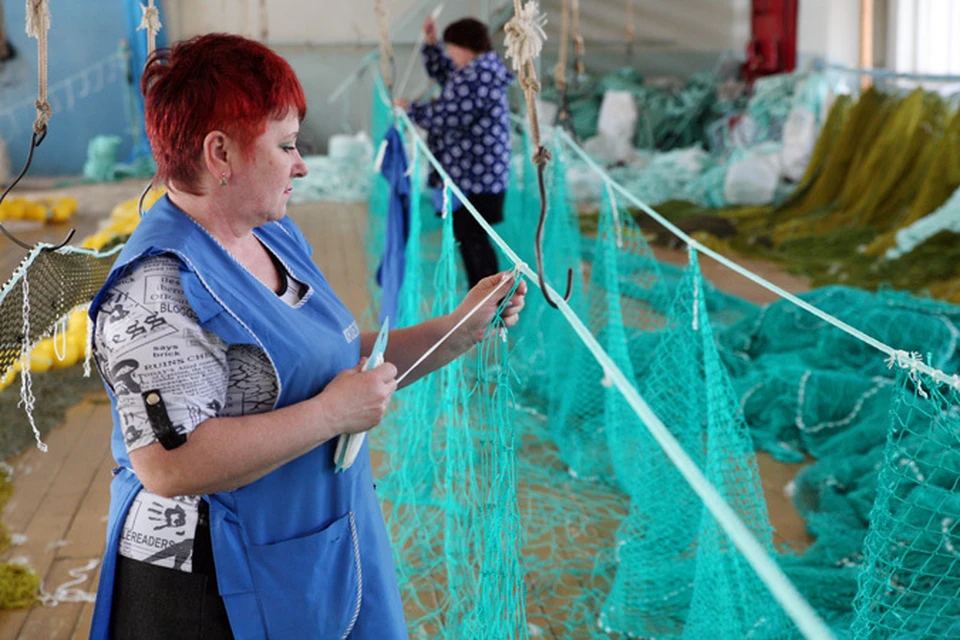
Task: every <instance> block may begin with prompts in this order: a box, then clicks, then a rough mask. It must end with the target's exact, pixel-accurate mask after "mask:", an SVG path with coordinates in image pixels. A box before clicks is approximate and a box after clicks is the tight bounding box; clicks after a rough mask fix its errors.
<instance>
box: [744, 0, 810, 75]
mask: <svg viewBox="0 0 960 640" xmlns="http://www.w3.org/2000/svg"><path fill="white" fill-rule="evenodd" d="M798 3H799V0H753V6H752V7H751V9H750V42H749V43H747V61H746V63H745V64H744V65H743V75H744V77H745V78H746V80H747V82H751V81H753V80H754V79H755V78H758V77H760V76H768V75H771V74H774V73H784V72H788V71H793V70H794V69H795V68H796V66H797V5H798Z"/></svg>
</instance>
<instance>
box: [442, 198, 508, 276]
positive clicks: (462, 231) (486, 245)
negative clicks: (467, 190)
mask: <svg viewBox="0 0 960 640" xmlns="http://www.w3.org/2000/svg"><path fill="white" fill-rule="evenodd" d="M467 197H468V198H469V199H470V202H471V203H472V204H473V206H474V207H476V209H477V211H478V212H480V215H481V216H483V219H484V220H486V221H487V222H489V223H490V224H497V223H498V222H503V202H504V198H505V194H504V193H473V194H467ZM453 235H454V237H455V238H456V239H457V242H459V243H460V255H461V256H463V264H464V267H466V270H467V281H468V282H469V284H470V288H473V287H474V285H476V284H477V283H478V282H480V281H481V280H483V279H484V278H486V277H487V276H492V275H493V274H495V273H497V271H499V270H500V266H499V264H498V262H497V251H496V249H495V248H494V247H493V243H492V242H491V241H490V236H488V235H487V232H486V231H484V230H483V227H481V226H480V224H479V223H478V222H477V221H476V220H475V219H474V218H473V215H471V213H470V212H469V211H467V210H466V209H465V208H460V209H457V210H456V211H454V212H453Z"/></svg>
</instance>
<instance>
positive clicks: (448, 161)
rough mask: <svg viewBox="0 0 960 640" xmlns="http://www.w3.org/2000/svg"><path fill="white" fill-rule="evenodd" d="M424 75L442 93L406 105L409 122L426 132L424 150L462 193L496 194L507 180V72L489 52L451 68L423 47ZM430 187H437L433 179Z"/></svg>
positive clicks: (435, 47)
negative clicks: (431, 154) (427, 100)
mask: <svg viewBox="0 0 960 640" xmlns="http://www.w3.org/2000/svg"><path fill="white" fill-rule="evenodd" d="M423 58H424V63H425V65H426V68H427V74H428V75H429V76H430V77H431V78H433V79H434V80H436V81H437V82H438V83H439V84H440V85H441V86H442V87H443V90H442V91H441V93H440V97H438V98H437V99H436V100H433V101H431V102H427V103H422V104H421V103H414V104H412V105H410V109H409V112H410V119H411V120H413V121H414V122H415V123H416V124H417V125H419V126H420V127H423V128H424V129H426V130H427V131H428V133H429V136H428V139H427V140H428V144H429V146H430V150H431V151H432V152H433V154H434V155H435V156H436V157H437V159H438V160H439V161H440V164H442V165H443V168H444V169H445V170H446V171H447V173H449V174H450V177H451V178H453V180H454V182H456V184H457V186H458V187H460V189H461V190H462V191H463V192H464V193H502V192H503V191H505V190H506V189H507V183H508V182H509V180H510V104H509V100H508V95H507V87H508V86H509V85H510V83H511V82H512V81H513V74H511V73H510V71H509V70H508V69H507V68H506V66H504V64H503V61H502V60H500V56H498V55H497V54H496V52H494V51H490V52H487V53H484V54H481V55H479V56H477V58H476V59H474V60H473V61H471V62H470V63H469V64H468V65H467V66H465V67H464V68H463V69H459V70H458V69H456V68H455V67H454V66H453V62H451V61H450V58H448V57H446V56H445V55H444V53H443V50H442V49H441V48H440V46H439V45H425V46H424V47H423ZM430 184H431V186H434V187H439V186H441V182H440V179H439V176H437V175H436V174H435V173H434V174H433V175H431V176H430Z"/></svg>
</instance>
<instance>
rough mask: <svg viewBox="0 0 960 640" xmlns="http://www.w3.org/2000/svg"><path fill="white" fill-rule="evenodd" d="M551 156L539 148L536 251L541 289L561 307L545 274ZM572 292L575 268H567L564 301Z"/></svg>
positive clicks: (537, 159) (537, 162)
mask: <svg viewBox="0 0 960 640" xmlns="http://www.w3.org/2000/svg"><path fill="white" fill-rule="evenodd" d="M549 157H550V155H549V152H547V150H546V149H544V148H543V147H540V149H538V150H537V155H536V161H535V164H536V165H537V184H538V186H539V187H540V220H539V222H537V238H536V244H535V246H534V253H535V254H536V257H537V279H538V280H539V281H540V291H541V292H543V297H544V299H545V300H546V301H547V304H549V305H550V306H551V307H553V308H554V309H559V308H560V306H559V305H558V304H557V303H556V302H555V301H554V300H553V298H551V297H550V293H549V292H548V291H547V280H546V278H545V277H544V275H543V229H544V226H545V224H546V222H547V188H546V185H545V184H544V179H543V168H544V165H545V164H546V159H547V158H549ZM572 293H573V269H567V290H566V292H565V293H564V294H563V301H564V302H569V301H570V295H571V294H572Z"/></svg>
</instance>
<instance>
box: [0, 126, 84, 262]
mask: <svg viewBox="0 0 960 640" xmlns="http://www.w3.org/2000/svg"><path fill="white" fill-rule="evenodd" d="M46 137H47V125H42V126H41V127H40V131H37V129H36V128H34V130H33V137H31V139H30V151H29V153H28V154H27V161H26V163H24V165H23V169H22V170H21V171H20V175H18V176H17V177H16V179H15V180H14V181H13V182H11V183H10V186H9V187H7V188H6V189H4V190H3V193H2V194H0V202H3V200H4V198H6V197H7V194H9V193H10V192H11V191H13V188H14V187H15V186H17V183H19V182H20V181H21V180H22V179H23V176H25V175H27V171H28V170H29V169H30V164H31V163H32V162H33V152H34V151H35V150H36V148H37V147H39V146H40V143H42V142H43V140H44V138H46ZM0 232H2V233H3V235H5V236H7V238H9V239H10V240H11V241H12V242H14V243H15V244H17V245H19V246H21V247H23V248H24V249H26V250H27V251H30V250H32V249H33V247H32V246H31V245H29V244H27V243H26V242H24V241H22V240H20V238H18V237H16V236H15V235H13V234H12V233H10V231H9V230H8V229H7V228H6V227H5V226H3V223H2V222H0ZM76 232H77V230H76V229H70V233H68V234H67V237H66V238H64V240H63V242H61V243H60V244H58V245H56V246H53V247H49V248H50V250H51V251H56V250H57V249H62V248H63V247H65V246H67V243H68V242H70V240H71V239H72V238H73V234H75V233H76Z"/></svg>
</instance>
